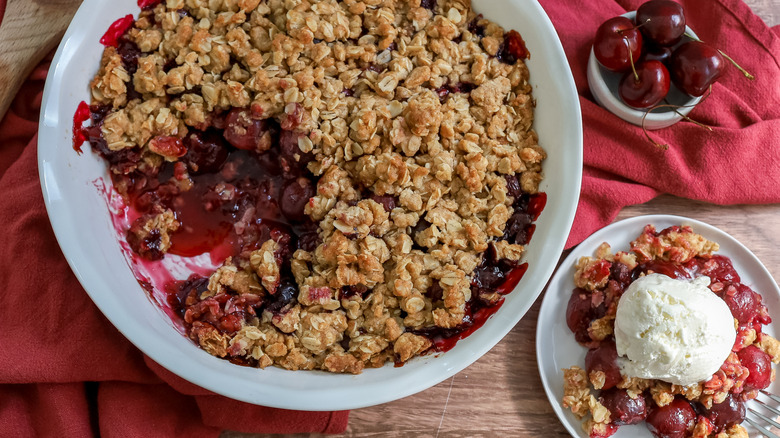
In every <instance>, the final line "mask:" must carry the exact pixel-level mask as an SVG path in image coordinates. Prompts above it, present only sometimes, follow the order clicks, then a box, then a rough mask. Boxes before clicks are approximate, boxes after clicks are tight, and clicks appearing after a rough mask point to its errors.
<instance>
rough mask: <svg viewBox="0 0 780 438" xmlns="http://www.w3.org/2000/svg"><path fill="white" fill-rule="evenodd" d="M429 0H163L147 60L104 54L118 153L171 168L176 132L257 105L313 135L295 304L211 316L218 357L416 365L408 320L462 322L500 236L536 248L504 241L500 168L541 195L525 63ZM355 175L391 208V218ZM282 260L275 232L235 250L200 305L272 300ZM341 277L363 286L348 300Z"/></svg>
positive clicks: (133, 33)
mask: <svg viewBox="0 0 780 438" xmlns="http://www.w3.org/2000/svg"><path fill="white" fill-rule="evenodd" d="M433 4H434V6H433V9H432V10H431V9H428V8H426V7H425V6H424V5H422V4H421V1H420V0H408V1H397V0H363V1H358V0H343V1H336V0H323V1H318V2H315V1H310V0H301V1H293V2H291V1H283V0H265V1H261V0H208V1H207V0H166V1H163V2H162V3H161V4H158V5H157V6H155V7H154V8H153V9H152V10H150V11H146V12H143V13H142V14H141V17H140V18H139V19H138V20H137V21H136V23H135V25H134V27H132V28H131V29H130V30H129V31H128V33H127V34H126V37H127V38H128V39H129V40H130V41H132V42H133V43H135V44H136V45H137V47H138V49H139V50H140V51H141V52H142V54H141V56H140V57H138V68H137V70H136V71H135V72H134V73H132V74H130V73H128V71H127V70H126V69H125V68H124V67H123V64H122V59H121V56H120V54H119V53H117V50H116V49H114V48H112V47H109V48H107V49H106V50H105V52H104V54H103V58H102V60H101V66H100V70H99V71H98V73H97V75H96V76H95V78H94V80H93V81H92V83H91V84H90V85H91V90H92V97H93V102H94V103H97V104H103V105H109V106H110V107H111V108H112V110H111V112H110V113H109V114H108V116H107V117H106V118H105V120H104V122H103V124H102V128H101V131H102V136H103V138H104V139H105V141H106V144H107V147H108V149H109V150H111V151H121V150H124V149H135V150H138V151H140V153H141V155H142V156H143V157H145V158H144V159H145V161H144V162H145V163H147V165H148V166H152V167H153V166H160V165H161V163H162V162H163V160H167V161H175V160H176V159H177V158H178V157H180V156H181V155H182V154H183V153H184V151H183V150H180V149H176V148H172V147H171V145H170V143H171V139H174V140H175V139H181V138H183V137H184V136H185V135H187V133H188V132H190V131H192V130H203V129H206V128H207V127H208V126H210V123H212V122H213V119H214V116H215V115H217V114H223V113H225V112H227V111H229V110H231V109H233V108H247V109H249V111H247V112H246V113H242V115H241V117H245V118H246V117H250V115H249V114H251V117H260V118H263V119H266V118H267V119H274V120H275V121H276V122H278V123H279V124H280V126H281V127H282V128H283V129H289V130H294V131H295V132H296V133H298V134H299V139H298V148H299V149H300V154H299V155H301V156H302V155H303V154H312V155H313V156H314V159H313V160H312V161H311V162H309V163H308V170H309V171H310V172H311V173H312V174H313V175H315V176H316V177H318V178H319V180H318V182H317V184H316V194H315V196H314V197H312V198H311V199H310V200H309V202H308V203H307V204H306V207H305V214H306V215H308V217H309V218H311V219H312V220H314V221H315V222H318V223H319V228H318V234H319V237H320V239H321V243H320V244H319V245H318V246H317V248H316V249H315V250H313V251H304V250H301V249H299V250H297V251H296V252H295V253H294V254H293V256H292V261H291V270H292V273H293V275H294V278H295V282H296V283H297V286H298V289H299V292H298V296H297V297H296V298H297V302H296V303H295V304H294V305H289V306H286V307H285V308H284V309H283V311H281V312H269V311H264V312H262V315H258V316H257V317H256V318H254V319H251V320H249V321H244V322H242V324H243V325H242V328H241V329H240V330H239V331H238V332H237V333H236V334H235V335H232V336H227V335H224V334H222V333H220V332H218V331H216V330H211V329H208V328H207V327H206V328H204V327H200V328H199V329H198V330H197V333H196V335H194V336H195V337H196V338H197V340H198V342H199V343H200V345H201V346H202V347H203V348H204V349H205V350H206V351H208V352H209V353H211V354H214V355H217V356H220V357H224V356H226V355H228V354H230V355H233V356H239V357H243V358H245V359H252V360H254V361H257V364H258V365H259V366H261V367H265V366H268V365H271V364H275V365H278V366H282V367H285V368H288V369H315V368H318V369H325V370H329V371H334V372H349V373H358V372H360V371H361V370H362V369H363V368H365V367H376V366H381V365H383V364H384V363H385V362H386V361H388V360H395V361H400V362H404V361H406V360H408V359H410V358H412V357H414V356H415V355H418V354H421V353H423V352H425V351H426V350H428V349H429V348H430V347H431V341H430V340H429V339H428V338H426V337H424V336H419V335H416V334H413V333H410V332H408V330H410V329H421V328H425V327H440V328H453V327H457V326H459V325H460V324H462V323H463V322H464V317H465V315H466V303H467V301H469V299H470V298H471V285H470V283H471V278H472V274H473V272H474V270H475V269H476V268H477V266H478V265H479V263H480V261H481V255H482V253H483V252H485V251H486V250H487V249H488V246H489V245H490V244H493V246H494V250H495V254H496V257H497V258H499V259H507V260H511V261H518V260H520V259H521V257H522V256H523V252H524V247H523V245H521V244H516V243H512V242H510V241H505V240H500V241H499V240H497V238H500V237H501V236H503V235H504V231H505V228H506V224H507V221H508V220H509V219H510V217H511V216H512V214H513V207H512V205H513V201H514V198H513V195H512V194H511V189H510V188H509V187H507V179H506V178H505V176H515V177H516V179H517V182H518V185H519V188H520V189H521V190H522V191H523V192H524V193H528V194H535V193H537V192H538V190H539V183H540V182H541V180H542V167H541V166H542V162H543V160H544V159H545V157H546V153H545V151H544V150H543V149H542V148H541V147H540V146H539V145H538V139H537V135H536V133H535V132H534V131H533V129H531V125H532V122H533V108H534V105H535V102H534V100H533V98H532V97H531V85H530V84H529V82H528V79H529V73H528V69H527V67H526V65H525V63H524V62H523V61H522V60H517V62H513V63H505V62H502V61H501V60H500V59H499V57H497V55H498V54H499V53H498V52H499V51H500V50H501V44H502V41H503V38H504V30H503V29H502V28H501V27H500V26H498V25H496V24H494V23H492V22H490V21H488V20H484V19H482V18H481V17H477V16H476V14H475V13H474V12H473V11H472V10H471V5H470V2H469V1H468V0H465V1H464V0H438V1H436V2H433ZM472 22H473V23H476V24H478V26H479V28H480V30H479V33H480V35H477V34H475V33H472V31H470V30H469V23H472ZM464 84H465V85H464ZM459 87H460V88H459ZM131 89H132V90H133V94H131V93H130V91H129V90H131ZM269 147H271V144H270V142H269V141H260V142H259V143H258V145H257V150H256V152H263V151H265V150H267V149H268V148H269ZM296 156H297V155H296ZM187 178H188V176H187V175H186V174H185V175H184V176H183V177H182V179H183V180H184V181H186V179H187ZM182 184H183V185H184V186H186V183H182ZM357 187H366V188H370V191H371V192H372V194H373V195H376V196H389V197H393V198H394V199H396V200H397V203H396V205H394V206H393V208H391V209H389V211H388V210H386V208H385V206H383V205H382V204H380V203H378V202H375V201H374V200H371V199H365V196H364V194H362V193H360V191H359V190H358V189H357ZM150 226H151V225H150ZM413 230H414V232H413ZM163 234H164V233H163ZM164 236H165V234H164ZM166 239H167V237H166ZM491 242H495V243H491ZM168 246H170V243H169V242H168V243H167V244H166V246H165V249H164V250H163V252H165V250H167V247H168ZM278 252H279V247H278V243H277V242H275V241H274V240H268V241H266V242H265V243H264V244H262V246H261V247H259V248H258V249H256V250H255V251H253V252H252V253H251V255H250V256H249V258H248V262H243V261H241V260H233V259H228V260H227V261H226V262H225V263H224V265H223V266H222V267H221V268H220V269H218V270H217V271H216V272H215V273H214V274H213V275H212V276H211V278H210V280H209V284H208V290H207V291H205V292H203V293H202V294H201V295H200V297H199V298H200V299H205V298H209V297H213V296H217V295H219V294H221V293H225V292H226V291H231V292H234V293H238V294H240V295H244V294H247V295H254V296H259V297H262V296H265V295H267V294H269V293H270V294H274V293H275V292H276V290H277V288H279V287H280V281H281V280H280V271H281V265H280V263H281V261H280V259H279V258H278V257H277V255H278ZM344 287H354V288H358V289H359V288H366V289H367V290H368V293H367V294H364V295H361V294H358V295H356V296H352V297H348V298H345V297H343V296H341V295H340V293H339V291H340V290H342V289H343V288H344ZM432 287H434V288H436V289H440V290H441V297H440V298H436V299H434V298H432V297H431V296H429V294H427V293H426V292H427V291H428V290H429V289H431V288H432ZM494 295H495V296H492V297H487V296H486V298H485V299H486V300H493V301H495V300H498V299H499V298H500V296H499V295H498V294H494ZM602 325H606V322H605V324H602ZM600 327H601V326H600V325H597V326H595V327H594V330H598V331H601V332H602V333H603V335H604V336H606V335H607V334H608V333H607V332H605V331H604V330H605V329H606V328H605V327H602V328H600Z"/></svg>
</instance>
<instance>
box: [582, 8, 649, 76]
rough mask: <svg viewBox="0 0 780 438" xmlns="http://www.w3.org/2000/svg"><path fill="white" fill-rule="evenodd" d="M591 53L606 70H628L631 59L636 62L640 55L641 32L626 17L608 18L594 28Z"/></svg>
mask: <svg viewBox="0 0 780 438" xmlns="http://www.w3.org/2000/svg"><path fill="white" fill-rule="evenodd" d="M593 54H594V55H595V56H596V59H597V60H598V61H599V62H600V63H601V65H603V66H604V68H606V69H607V70H611V71H617V72H622V71H626V70H629V69H630V68H631V59H633V62H634V63H637V62H638V61H639V57H640V56H641V55H642V34H641V33H640V32H639V30H637V29H636V28H635V27H634V22H632V21H631V20H629V19H628V18H626V17H614V18H610V19H609V20H607V21H605V22H604V23H602V24H601V26H599V28H598V29H597V30H596V38H595V39H594V40H593ZM629 57H630V58H629Z"/></svg>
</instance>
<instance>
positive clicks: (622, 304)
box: [615, 274, 737, 386]
mask: <svg viewBox="0 0 780 438" xmlns="http://www.w3.org/2000/svg"><path fill="white" fill-rule="evenodd" d="M709 284H710V278H709V277H699V278H696V279H695V280H693V281H684V280H677V279H673V278H670V277H667V276H666V275H662V274H649V275H646V276H644V277H641V278H639V279H637V280H636V281H634V282H633V283H631V285H630V286H629V287H628V289H626V291H625V293H624V294H623V296H622V297H621V298H620V301H619V302H618V307H617V315H616V317H615V344H616V346H617V352H618V355H619V356H622V357H618V363H619V366H620V367H621V373H622V374H624V375H628V376H632V377H642V378H645V379H659V380H663V381H666V382H670V383H674V384H677V385H683V386H688V385H692V384H694V383H696V382H699V381H702V380H707V379H709V378H710V377H712V375H713V374H714V373H715V372H716V371H717V370H718V369H719V368H720V367H721V365H723V362H724V361H725V360H726V358H727V357H728V355H729V353H730V352H731V348H732V347H733V346H734V341H735V339H736V337H737V333H736V330H735V328H734V317H733V316H732V315H731V311H730V310H729V308H728V306H727V305H726V302H725V301H723V300H722V299H720V298H719V297H718V296H717V295H715V294H714V293H713V292H712V291H711V290H710V289H709V288H707V286H709Z"/></svg>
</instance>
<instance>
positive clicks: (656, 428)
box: [646, 398, 696, 438]
mask: <svg viewBox="0 0 780 438" xmlns="http://www.w3.org/2000/svg"><path fill="white" fill-rule="evenodd" d="M695 423H696V411H694V410H693V407H691V404H690V403H688V401H687V400H685V399H682V398H676V399H674V400H672V402H671V403H669V404H668V405H666V406H659V407H656V408H654V409H652V410H651V411H650V415H648V416H647V422H646V424H647V428H648V429H650V433H652V434H653V436H655V437H656V438H685V437H687V436H690V435H689V432H690V431H691V430H692V429H693V427H694V425H695Z"/></svg>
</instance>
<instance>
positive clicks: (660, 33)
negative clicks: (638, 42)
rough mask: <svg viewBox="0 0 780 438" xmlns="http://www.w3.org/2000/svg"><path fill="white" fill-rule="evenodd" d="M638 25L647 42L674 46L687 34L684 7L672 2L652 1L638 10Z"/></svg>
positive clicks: (665, 0) (664, 0) (668, 0)
mask: <svg viewBox="0 0 780 438" xmlns="http://www.w3.org/2000/svg"><path fill="white" fill-rule="evenodd" d="M636 24H637V26H641V27H640V28H639V29H640V30H641V32H642V36H644V37H645V39H646V40H650V41H653V42H655V43H656V44H658V45H661V46H673V45H675V44H677V43H678V42H679V41H680V39H681V38H682V36H683V34H684V33H685V15H684V13H683V7H682V5H680V4H679V3H677V2H673V1H672V0H650V1H649V2H646V3H643V4H642V6H640V7H639V8H638V9H637V10H636Z"/></svg>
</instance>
